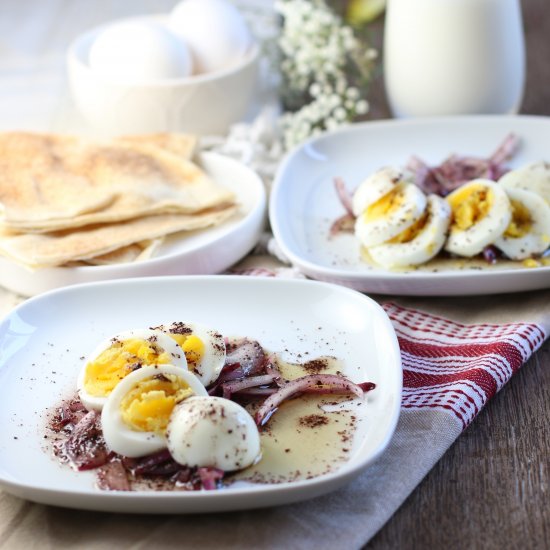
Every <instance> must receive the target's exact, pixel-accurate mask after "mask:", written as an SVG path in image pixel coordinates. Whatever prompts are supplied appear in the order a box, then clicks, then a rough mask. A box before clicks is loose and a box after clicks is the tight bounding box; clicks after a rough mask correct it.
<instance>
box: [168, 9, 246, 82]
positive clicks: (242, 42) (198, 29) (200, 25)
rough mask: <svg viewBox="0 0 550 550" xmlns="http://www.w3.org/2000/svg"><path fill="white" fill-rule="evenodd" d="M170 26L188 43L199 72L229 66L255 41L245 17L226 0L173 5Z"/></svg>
mask: <svg viewBox="0 0 550 550" xmlns="http://www.w3.org/2000/svg"><path fill="white" fill-rule="evenodd" d="M168 26H169V28H170V29H171V30H172V31H173V32H174V33H176V34H178V35H179V36H180V37H181V38H182V39H183V40H184V41H185V43H186V44H187V45H188V46H189V49H190V50H191V54H192V56H193V63H194V66H195V72H196V73H211V72H215V71H220V70H224V69H229V68H230V67H232V66H234V65H236V64H237V63H238V62H239V61H241V59H242V58H243V57H244V55H245V54H246V52H247V51H248V49H249V48H250V45H251V44H252V35H251V33H250V30H249V28H248V25H247V24H246V21H245V19H244V17H243V16H242V15H241V13H240V12H239V10H238V9H237V7H236V6H235V5H233V4H232V3H231V2H229V1H227V0H183V1H182V2H179V3H178V4H176V6H175V7H174V8H173V9H172V12H171V13H170V17H169V21H168Z"/></svg>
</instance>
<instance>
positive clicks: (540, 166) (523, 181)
mask: <svg viewBox="0 0 550 550" xmlns="http://www.w3.org/2000/svg"><path fill="white" fill-rule="evenodd" d="M498 183H499V184H500V185H502V186H503V187H505V188H506V189H524V190H525V191H531V192H532V193H536V194H537V195H540V196H541V197H542V198H543V199H544V200H545V201H546V202H547V203H548V204H550V163H548V162H533V163H531V164H528V165H526V166H523V167H521V168H517V169H516V170H511V171H510V172H508V173H507V174H504V176H502V177H501V178H500V179H499V180H498Z"/></svg>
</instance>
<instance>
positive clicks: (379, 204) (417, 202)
mask: <svg viewBox="0 0 550 550" xmlns="http://www.w3.org/2000/svg"><path fill="white" fill-rule="evenodd" d="M426 203H427V200H426V195H424V193H423V192H422V191H421V190H420V189H419V188H418V187H417V186H416V185H414V184H412V183H405V182H402V181H399V183H397V185H395V186H394V188H393V189H392V190H391V191H390V192H389V193H387V194H385V195H383V196H382V198H380V199H379V200H377V201H376V202H373V203H372V204H370V205H369V206H368V207H367V208H366V209H364V210H363V212H362V213H361V214H359V216H358V217H357V219H356V220H355V235H356V237H357V238H358V239H359V241H361V244H362V245H363V246H366V247H367V248H368V247H370V246H376V245H378V244H382V243H384V242H386V241H389V240H390V239H393V238H394V237H396V236H397V235H399V234H400V233H401V232H403V231H405V230H406V229H407V228H409V227H410V226H411V225H413V224H414V223H415V222H416V221H417V220H418V219H420V217H421V216H422V214H423V212H424V209H425V208H426Z"/></svg>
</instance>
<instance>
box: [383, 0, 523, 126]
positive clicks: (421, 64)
mask: <svg viewBox="0 0 550 550" xmlns="http://www.w3.org/2000/svg"><path fill="white" fill-rule="evenodd" d="M384 72H385V77H384V78H385V84H386V91H387V94H388V100H389V103H390V107H391V108H392V111H393V112H394V115H396V116H429V115H458V114H476V113H514V112H517V111H518V110H519V107H520V104H521V99H522V95H523V87H524V81H525V46H524V38H523V28H522V20H521V10H520V6H519V1H518V0H388V6H387V11H386V27H385V37H384Z"/></svg>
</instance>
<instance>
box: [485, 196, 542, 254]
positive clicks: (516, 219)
mask: <svg viewBox="0 0 550 550" xmlns="http://www.w3.org/2000/svg"><path fill="white" fill-rule="evenodd" d="M506 193H507V195H508V197H509V199H510V202H511V205H512V220H511V221H510V223H509V225H508V227H507V228H506V230H505V231H504V234H503V235H502V236H501V237H499V238H498V239H497V240H496V241H495V243H494V244H495V246H496V247H497V248H500V250H502V252H504V254H506V256H507V257H508V258H510V259H511V260H525V259H526V258H530V257H531V256H532V255H534V254H542V253H543V252H544V251H545V250H546V249H547V248H548V247H549V246H550V205H549V204H548V203H547V202H545V201H544V200H541V197H540V196H539V195H537V194H536V193H533V192H531V191H526V190H525V189H520V188H517V189H516V188H509V189H506Z"/></svg>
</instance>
